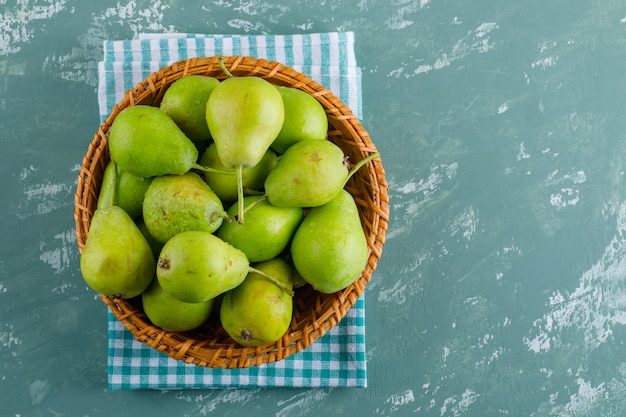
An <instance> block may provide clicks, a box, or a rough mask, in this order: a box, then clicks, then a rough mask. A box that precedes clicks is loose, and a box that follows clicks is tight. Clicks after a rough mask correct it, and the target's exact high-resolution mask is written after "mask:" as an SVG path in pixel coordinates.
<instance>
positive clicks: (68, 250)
mask: <svg viewBox="0 0 626 417" xmlns="http://www.w3.org/2000/svg"><path fill="white" fill-rule="evenodd" d="M54 239H55V241H54V242H55V243H58V246H57V247H53V248H51V249H48V248H47V246H46V245H47V243H46V242H45V241H44V242H41V243H40V244H39V249H40V251H41V255H39V259H40V260H41V261H42V262H44V263H46V264H48V265H50V267H51V268H52V270H53V271H54V273H55V274H59V273H61V272H63V271H65V270H66V269H67V268H69V267H70V266H71V263H72V259H73V258H74V256H76V253H77V252H76V249H75V245H76V235H75V233H74V230H73V229H72V230H67V231H65V232H63V233H58V234H56V235H55V236H54Z"/></svg>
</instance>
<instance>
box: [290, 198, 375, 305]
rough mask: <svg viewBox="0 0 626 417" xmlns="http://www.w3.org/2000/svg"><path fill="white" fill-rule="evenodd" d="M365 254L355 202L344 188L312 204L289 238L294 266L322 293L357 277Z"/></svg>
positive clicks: (363, 238) (334, 289) (365, 246)
mask: <svg viewBox="0 0 626 417" xmlns="http://www.w3.org/2000/svg"><path fill="white" fill-rule="evenodd" d="M368 256H369V247H368V245H367V240H366V238H365V233H364V231H363V227H362V225H361V221H360V218H359V212H358V209H357V206H356V203H355V201H354V198H353V197H352V196H351V195H350V193H348V192H347V191H345V190H341V191H340V192H339V194H337V195H336V196H335V198H333V199H332V200H331V201H330V202H328V203H326V204H324V205H323V206H320V207H314V208H312V209H311V210H310V212H309V213H308V214H307V216H306V217H305V218H304V220H303V221H302V224H301V225H300V227H298V230H297V231H296V233H295V235H294V237H293V240H292V242H291V258H292V261H293V264H294V266H295V268H296V270H297V271H298V273H299V274H300V275H301V276H302V278H303V279H304V280H305V281H307V282H308V283H309V284H311V285H312V286H313V288H315V289H316V290H317V291H320V292H322V293H325V294H330V293H334V292H337V291H340V290H342V289H344V288H346V287H347V286H349V285H350V284H351V283H352V282H354V281H355V280H356V279H357V278H359V276H360V275H361V272H362V271H363V268H364V267H365V264H366V263H367V258H368Z"/></svg>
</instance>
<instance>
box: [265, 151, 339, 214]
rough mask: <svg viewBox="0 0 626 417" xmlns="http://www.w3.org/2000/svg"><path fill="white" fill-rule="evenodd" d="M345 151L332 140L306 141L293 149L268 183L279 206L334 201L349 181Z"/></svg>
mask: <svg viewBox="0 0 626 417" xmlns="http://www.w3.org/2000/svg"><path fill="white" fill-rule="evenodd" d="M348 174H349V171H348V168H347V167H346V164H345V162H344V154H343V151H342V150H341V149H340V148H339V147H338V146H337V145H335V144H334V143H332V142H330V141H328V140H304V141H301V142H297V143H295V144H294V145H292V146H290V147H289V148H288V149H287V151H286V152H285V153H284V154H283V155H282V156H281V157H280V159H279V161H278V165H276V168H274V169H273V170H272V171H271V172H270V173H269V175H268V176H267V178H266V180H265V194H266V195H267V197H268V198H269V200H270V203H272V204H273V205H275V206H279V207H316V206H321V205H322V204H325V203H327V202H328V201H330V200H331V199H332V198H333V197H334V196H336V195H337V193H338V192H339V190H341V189H342V188H343V186H344V184H345V182H346V180H347V178H348Z"/></svg>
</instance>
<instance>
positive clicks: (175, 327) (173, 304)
mask: <svg viewBox="0 0 626 417" xmlns="http://www.w3.org/2000/svg"><path fill="white" fill-rule="evenodd" d="M141 300H142V303H143V310H144V312H145V313H146V316H148V318H149V319H150V321H151V322H152V324H154V325H155V326H157V327H160V328H161V329H163V330H165V331H168V332H185V331H188V330H193V329H195V328H197V327H199V326H200V325H202V324H203V323H204V322H205V321H207V319H208V318H209V316H210V315H211V312H212V311H213V304H214V302H213V299H211V300H208V301H204V302H202V303H186V302H184V301H180V300H178V299H176V298H174V297H172V296H170V295H169V294H167V293H166V292H165V291H163V288H162V287H161V285H160V284H159V280H158V279H154V280H152V283H151V284H150V285H149V286H148V288H146V290H145V291H144V292H143V293H142V294H141Z"/></svg>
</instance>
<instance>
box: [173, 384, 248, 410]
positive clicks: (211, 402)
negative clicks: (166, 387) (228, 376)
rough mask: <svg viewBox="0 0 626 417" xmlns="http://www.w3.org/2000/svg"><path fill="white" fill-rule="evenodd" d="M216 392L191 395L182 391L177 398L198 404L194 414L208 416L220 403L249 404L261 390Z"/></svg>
mask: <svg viewBox="0 0 626 417" xmlns="http://www.w3.org/2000/svg"><path fill="white" fill-rule="evenodd" d="M215 392H217V395H214V392H211V393H210V394H207V395H203V394H200V395H190V394H188V393H186V392H180V393H177V394H176V398H177V399H179V400H183V401H187V402H189V403H195V404H197V408H196V410H195V412H194V413H192V414H193V415H201V416H207V415H209V414H211V413H212V412H213V411H215V410H216V409H217V407H218V405H220V404H233V405H244V404H247V403H249V402H250V401H253V400H254V399H255V398H256V394H257V393H258V392H259V390H246V389H226V390H220V391H215Z"/></svg>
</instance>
